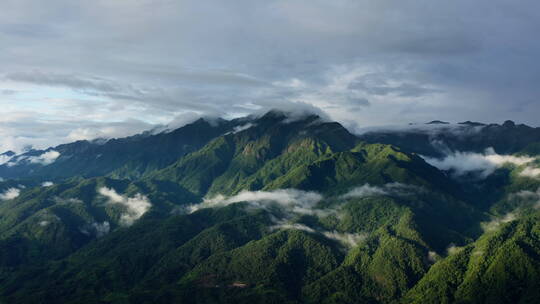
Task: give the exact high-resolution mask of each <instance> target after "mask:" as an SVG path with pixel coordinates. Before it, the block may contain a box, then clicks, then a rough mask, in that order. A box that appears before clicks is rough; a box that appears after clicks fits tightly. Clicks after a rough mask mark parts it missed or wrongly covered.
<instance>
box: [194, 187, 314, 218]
mask: <svg viewBox="0 0 540 304" xmlns="http://www.w3.org/2000/svg"><path fill="white" fill-rule="evenodd" d="M322 200H323V196H322V195H320V194H318V193H316V192H308V191H301V190H296V189H279V190H274V191H242V192H240V193H239V194H237V195H234V196H232V197H229V198H226V197H225V196H223V195H218V196H216V197H214V198H211V199H205V200H204V201H203V202H202V203H200V204H196V205H190V206H188V207H187V210H188V213H193V212H195V211H197V210H200V209H204V208H214V207H225V206H228V205H231V204H235V203H240V202H246V203H248V204H249V206H251V207H255V208H261V209H269V208H272V207H280V208H282V209H284V210H286V211H289V212H292V213H296V214H305V215H323V214H324V213H325V212H324V211H323V210H321V209H316V205H317V204H318V203H319V202H321V201H322Z"/></svg>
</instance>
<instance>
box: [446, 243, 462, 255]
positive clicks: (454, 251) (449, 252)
mask: <svg viewBox="0 0 540 304" xmlns="http://www.w3.org/2000/svg"><path fill="white" fill-rule="evenodd" d="M461 250H463V247H459V246H456V244H454V243H450V245H448V247H447V248H446V254H447V255H454V254H457V253H459V252H460V251H461Z"/></svg>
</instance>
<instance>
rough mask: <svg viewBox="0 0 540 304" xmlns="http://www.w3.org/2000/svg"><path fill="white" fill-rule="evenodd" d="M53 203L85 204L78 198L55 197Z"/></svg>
mask: <svg viewBox="0 0 540 304" xmlns="http://www.w3.org/2000/svg"><path fill="white" fill-rule="evenodd" d="M53 201H54V202H55V203H57V204H82V203H83V201H81V200H80V199H78V198H72V197H70V198H62V197H59V196H55V197H53Z"/></svg>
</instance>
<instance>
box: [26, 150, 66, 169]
mask: <svg viewBox="0 0 540 304" xmlns="http://www.w3.org/2000/svg"><path fill="white" fill-rule="evenodd" d="M58 157H60V152H58V151H54V150H51V151H47V152H45V153H43V154H41V155H38V156H29V157H27V158H25V160H27V161H29V162H30V163H31V164H40V165H44V166H46V165H50V164H52V163H54V161H56V159H57V158H58Z"/></svg>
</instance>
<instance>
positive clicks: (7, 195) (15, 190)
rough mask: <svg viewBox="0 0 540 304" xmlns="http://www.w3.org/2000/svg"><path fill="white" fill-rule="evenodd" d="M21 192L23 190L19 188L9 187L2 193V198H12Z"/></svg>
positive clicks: (0, 197)
mask: <svg viewBox="0 0 540 304" xmlns="http://www.w3.org/2000/svg"><path fill="white" fill-rule="evenodd" d="M20 194H21V190H20V189H18V188H8V189H7V190H5V191H4V192H3V193H1V194H0V200H3V201H6V200H12V199H14V198H17V197H18V196H19V195H20Z"/></svg>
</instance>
